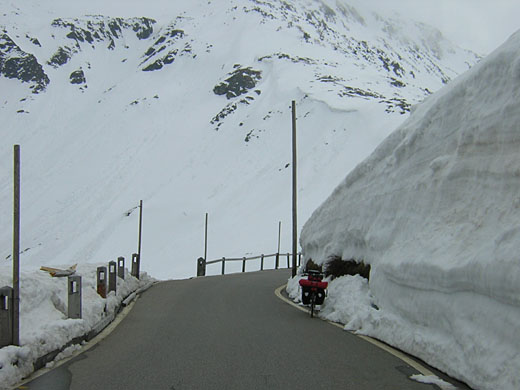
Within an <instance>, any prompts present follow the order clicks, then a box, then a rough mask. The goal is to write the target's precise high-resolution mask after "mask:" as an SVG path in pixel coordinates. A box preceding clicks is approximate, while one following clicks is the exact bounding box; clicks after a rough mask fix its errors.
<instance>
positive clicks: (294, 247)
mask: <svg viewBox="0 0 520 390" xmlns="http://www.w3.org/2000/svg"><path fill="white" fill-rule="evenodd" d="M292 160H293V161H292V187H293V188H292V254H293V258H292V260H293V262H292V276H293V277H294V276H296V256H297V252H298V220H297V218H298V207H297V173H298V170H297V169H296V168H297V167H296V161H297V159H296V102H295V101H294V100H293V101H292Z"/></svg>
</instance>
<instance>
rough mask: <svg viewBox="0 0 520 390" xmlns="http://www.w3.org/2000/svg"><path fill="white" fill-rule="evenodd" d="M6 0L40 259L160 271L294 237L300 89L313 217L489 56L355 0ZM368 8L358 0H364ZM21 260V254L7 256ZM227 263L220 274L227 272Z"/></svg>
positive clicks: (0, 174) (304, 166)
mask: <svg viewBox="0 0 520 390" xmlns="http://www.w3.org/2000/svg"><path fill="white" fill-rule="evenodd" d="M82 3H85V4H79V3H78V2H74V3H71V2H69V1H60V0H57V1H53V2H51V3H49V4H42V2H36V1H34V0H26V1H23V2H17V3H13V2H11V1H7V0H2V1H1V2H0V4H1V5H2V7H1V10H2V12H1V14H0V75H1V76H0V91H1V100H0V118H1V122H2V130H1V131H2V142H1V143H0V156H1V161H0V204H1V205H2V207H1V208H0V258H1V259H2V261H4V259H9V256H10V254H11V241H12V238H11V230H12V229H11V213H12V212H11V207H10V205H11V204H12V184H11V183H12V176H11V175H12V173H11V172H12V145H13V144H20V145H21V153H22V242H21V245H22V247H23V249H24V252H23V254H22V258H21V261H22V264H24V266H39V265H42V264H70V263H77V262H80V263H81V262H95V261H106V260H110V259H114V258H116V257H117V256H121V255H124V256H127V257H128V256H129V255H130V254H131V253H132V252H134V251H136V249H137V244H136V240H137V218H138V213H137V212H135V206H136V205H137V204H138V203H139V200H140V199H143V201H144V208H143V211H144V216H143V225H144V226H143V227H144V231H143V247H142V254H143V259H142V261H143V265H142V267H143V268H144V269H145V270H147V271H148V272H149V273H150V274H151V275H153V276H155V277H165V278H166V277H186V276H191V275H193V274H194V273H195V264H196V259H197V258H198V257H199V256H201V255H203V242H204V240H203V234H204V214H205V213H206V212H209V214H210V218H209V222H210V225H209V251H208V257H210V258H219V257H222V256H227V257H232V256H233V257H234V256H242V255H246V254H248V253H254V254H259V253H262V252H265V253H268V252H274V251H276V244H277V236H278V231H277V228H278V221H282V222H283V226H282V239H283V242H282V250H287V249H288V248H289V247H290V241H289V239H290V238H289V237H290V231H289V226H290V216H291V203H290V202H291V194H290V191H291V178H290V171H291V170H290V168H289V162H290V161H291V156H290V145H291V143H290V142H291V140H290V136H291V114H290V103H291V100H296V102H297V109H298V134H299V135H298V136H299V140H298V142H299V167H300V171H299V196H300V200H299V206H300V210H299V211H300V226H301V225H302V223H303V221H305V220H306V219H307V218H308V216H309V215H310V213H311V211H312V210H314V209H315V208H316V207H317V206H318V205H319V204H320V203H321V202H322V201H323V199H325V197H326V196H327V195H328V194H329V193H330V192H331V191H332V189H333V188H334V186H335V184H336V183H337V182H338V181H339V179H340V178H341V177H343V175H344V173H345V171H348V170H350V169H352V168H353V167H354V166H355V165H356V164H357V163H358V162H359V161H361V159H363V158H364V157H366V156H367V155H368V154H369V153H370V152H371V151H372V150H373V149H374V148H375V146H376V145H377V144H378V143H379V142H380V141H381V140H382V139H384V137H386V136H387V135H388V134H389V133H390V131H391V130H393V129H394V128H395V127H396V126H397V125H399V124H400V123H402V121H403V120H404V119H405V118H406V117H407V116H408V112H409V109H410V106H411V105H412V104H415V103H417V102H419V101H422V100H423V99H424V98H425V97H426V96H427V95H429V94H430V93H431V92H433V91H435V90H437V89H439V88H440V87H441V86H442V85H443V84H444V83H446V82H447V81H448V80H450V79H452V78H453V77H455V76H456V75H457V74H459V73H461V72H463V71H465V70H467V69H468V68H469V66H470V65H473V64H474V63H475V62H476V61H477V60H478V58H477V57H476V56H475V55H474V54H472V53H470V52H468V51H466V50H462V49H460V48H457V47H455V46H453V45H452V44H450V42H448V41H446V40H444V39H443V38H442V35H441V34H440V33H439V32H438V31H436V30H434V29H432V28H430V27H428V26H425V25H422V24H418V23H414V22H411V21H408V20H396V19H389V18H385V17H384V16H381V15H378V14H377V13H374V12H373V10H369V9H366V8H365V7H363V4H362V2H360V3H359V4H357V3H353V2H350V1H349V2H346V1H337V2H336V1H303V0H301V1H296V0H294V1H288V0H287V1H280V0H271V1H258V0H227V1H218V2H216V1H209V2H208V1H190V2H175V4H172V2H168V1H155V2H146V3H145V2H137V1H125V2H122V1H112V2H100V1H92V2H82ZM354 5H355V6H354ZM6 263H7V261H6ZM213 271H214V272H215V273H216V272H218V271H219V270H217V269H215V270H211V269H208V272H209V273H212V272H213Z"/></svg>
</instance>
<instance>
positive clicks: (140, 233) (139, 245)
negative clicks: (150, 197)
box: [137, 200, 143, 261]
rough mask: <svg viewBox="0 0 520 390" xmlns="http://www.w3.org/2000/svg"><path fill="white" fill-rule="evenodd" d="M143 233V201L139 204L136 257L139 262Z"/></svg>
mask: <svg viewBox="0 0 520 390" xmlns="http://www.w3.org/2000/svg"><path fill="white" fill-rule="evenodd" d="M142 232H143V201H142V200H141V201H140V202H139V239H138V243H137V255H138V257H139V261H141V235H142Z"/></svg>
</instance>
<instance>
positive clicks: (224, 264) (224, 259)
mask: <svg viewBox="0 0 520 390" xmlns="http://www.w3.org/2000/svg"><path fill="white" fill-rule="evenodd" d="M225 271H226V258H225V257H223V258H222V275H224V273H225Z"/></svg>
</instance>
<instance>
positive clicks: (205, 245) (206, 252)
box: [204, 213, 208, 262]
mask: <svg viewBox="0 0 520 390" xmlns="http://www.w3.org/2000/svg"><path fill="white" fill-rule="evenodd" d="M207 260H208V213H206V225H205V228H204V262H206V261H207Z"/></svg>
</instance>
